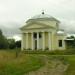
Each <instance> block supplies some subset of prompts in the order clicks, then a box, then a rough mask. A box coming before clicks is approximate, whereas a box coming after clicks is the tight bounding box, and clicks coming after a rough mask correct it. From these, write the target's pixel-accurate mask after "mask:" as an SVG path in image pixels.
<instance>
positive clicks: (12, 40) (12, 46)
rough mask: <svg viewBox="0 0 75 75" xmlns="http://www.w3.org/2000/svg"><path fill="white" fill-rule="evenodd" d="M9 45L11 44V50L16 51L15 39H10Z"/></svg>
mask: <svg viewBox="0 0 75 75" xmlns="http://www.w3.org/2000/svg"><path fill="white" fill-rule="evenodd" d="M8 43H9V48H10V49H14V48H15V47H16V46H15V40H14V39H8Z"/></svg>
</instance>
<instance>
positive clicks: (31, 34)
mask: <svg viewBox="0 0 75 75" xmlns="http://www.w3.org/2000/svg"><path fill="white" fill-rule="evenodd" d="M31 40H32V50H34V44H33V32H32V33H31Z"/></svg>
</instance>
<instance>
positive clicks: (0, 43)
mask: <svg viewBox="0 0 75 75" xmlns="http://www.w3.org/2000/svg"><path fill="white" fill-rule="evenodd" d="M6 48H8V41H7V39H6V37H5V36H4V35H3V33H2V30H0V49H6Z"/></svg>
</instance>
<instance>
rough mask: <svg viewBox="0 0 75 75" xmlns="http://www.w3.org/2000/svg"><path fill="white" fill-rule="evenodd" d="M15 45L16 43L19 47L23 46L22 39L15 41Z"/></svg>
mask: <svg viewBox="0 0 75 75" xmlns="http://www.w3.org/2000/svg"><path fill="white" fill-rule="evenodd" d="M15 45H16V47H17V48H21V41H20V40H19V41H16V42H15Z"/></svg>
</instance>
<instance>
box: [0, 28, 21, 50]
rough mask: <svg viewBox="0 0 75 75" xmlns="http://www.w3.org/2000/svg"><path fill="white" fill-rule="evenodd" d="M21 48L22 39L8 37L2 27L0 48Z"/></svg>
mask: <svg viewBox="0 0 75 75" xmlns="http://www.w3.org/2000/svg"><path fill="white" fill-rule="evenodd" d="M15 48H21V41H15V40H14V39H7V38H6V37H5V36H4V35H3V33H2V30H1V29H0V49H15Z"/></svg>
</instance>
